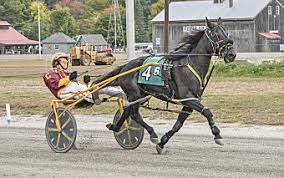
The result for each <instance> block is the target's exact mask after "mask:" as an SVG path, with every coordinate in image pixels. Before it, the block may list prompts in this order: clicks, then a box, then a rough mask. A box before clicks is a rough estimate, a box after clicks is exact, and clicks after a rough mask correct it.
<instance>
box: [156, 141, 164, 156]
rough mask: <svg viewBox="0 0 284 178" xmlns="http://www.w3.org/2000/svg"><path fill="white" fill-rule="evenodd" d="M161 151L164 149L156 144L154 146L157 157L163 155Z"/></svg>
mask: <svg viewBox="0 0 284 178" xmlns="http://www.w3.org/2000/svg"><path fill="white" fill-rule="evenodd" d="M163 149H164V148H162V147H161V146H160V144H157V145H156V150H157V153H158V154H159V155H160V154H162V153H163Z"/></svg>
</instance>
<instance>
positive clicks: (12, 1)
mask: <svg viewBox="0 0 284 178" xmlns="http://www.w3.org/2000/svg"><path fill="white" fill-rule="evenodd" d="M30 4H31V0H9V1H3V0H1V1H0V20H4V21H8V22H9V23H10V24H12V26H13V27H14V28H15V29H16V30H18V31H20V32H22V33H23V34H24V35H26V36H27V37H29V36H30V35H31V29H32V23H33V19H32V18H31V16H30V8H29V7H30Z"/></svg>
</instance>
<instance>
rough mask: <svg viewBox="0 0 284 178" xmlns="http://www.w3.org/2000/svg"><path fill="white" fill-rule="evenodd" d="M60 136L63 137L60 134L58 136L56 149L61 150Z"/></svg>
mask: <svg viewBox="0 0 284 178" xmlns="http://www.w3.org/2000/svg"><path fill="white" fill-rule="evenodd" d="M60 136H61V133H59V134H58V136H57V142H56V148H59V142H60Z"/></svg>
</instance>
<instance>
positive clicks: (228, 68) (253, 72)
mask: <svg viewBox="0 0 284 178" xmlns="http://www.w3.org/2000/svg"><path fill="white" fill-rule="evenodd" d="M122 63H125V61H118V63H116V64H115V65H121V64H122ZM114 67H115V66H88V67H73V68H72V69H71V70H77V71H79V72H83V71H86V70H88V71H90V74H91V75H100V74H103V73H106V72H107V71H110V70H112V69H113V68H114ZM45 69H46V68H45V62H44V61H34V62H32V61H26V62H25V61H23V62H22V61H17V62H15V61H12V62H2V61H0V101H1V105H0V116H5V103H10V104H11V110H12V114H13V115H44V116H46V115H47V114H48V113H49V112H50V110H51V109H50V106H49V102H50V100H51V99H53V96H52V95H51V93H50V92H49V91H48V89H47V88H46V86H45V85H44V83H43V81H42V74H41V73H43V72H44V71H45ZM283 72H284V64H283V63H282V64H263V65H252V64H239V63H233V64H224V63H218V64H217V66H216V70H215V72H214V73H213V76H212V81H210V83H209V85H208V88H207V89H206V92H205V95H204V100H203V101H202V103H203V104H204V105H206V106H208V107H209V108H210V109H211V110H212V112H213V114H214V118H215V120H216V122H223V123H241V124H271V125H284V111H283V106H284V73H283ZM151 104H152V106H153V107H161V108H164V107H165V103H164V102H161V101H159V100H157V99H153V100H151ZM116 109H117V104H116V103H104V104H102V105H99V106H94V108H93V109H88V110H87V109H76V110H75V111H74V112H75V113H76V114H86V115H99V114H107V115H114V113H115V110H116ZM170 109H175V110H180V109H181V106H177V105H170ZM141 111H142V115H143V116H144V117H147V118H151V119H157V118H165V119H174V120H176V118H177V114H174V113H167V112H158V111H149V110H145V109H141ZM189 120H191V121H193V122H207V121H206V118H204V117H203V116H201V115H200V114H199V113H196V112H194V113H193V114H192V116H191V117H190V118H189Z"/></svg>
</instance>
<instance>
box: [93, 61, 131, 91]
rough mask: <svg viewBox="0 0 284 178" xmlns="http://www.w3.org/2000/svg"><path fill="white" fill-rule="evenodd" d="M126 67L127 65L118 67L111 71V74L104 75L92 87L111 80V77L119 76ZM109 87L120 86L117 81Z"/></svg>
mask: <svg viewBox="0 0 284 178" xmlns="http://www.w3.org/2000/svg"><path fill="white" fill-rule="evenodd" d="M125 65H126V64H124V65H121V66H118V67H116V68H115V69H113V70H112V71H110V72H108V73H106V74H104V75H102V76H100V77H98V78H97V79H96V80H95V81H94V82H93V84H92V85H95V84H97V83H100V82H102V81H104V80H106V79H108V78H110V77H113V76H115V75H118V74H119V73H120V72H121V70H122V68H123V67H124V66H125ZM107 86H118V82H117V81H116V80H114V81H113V82H112V83H110V84H108V85H107Z"/></svg>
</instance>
